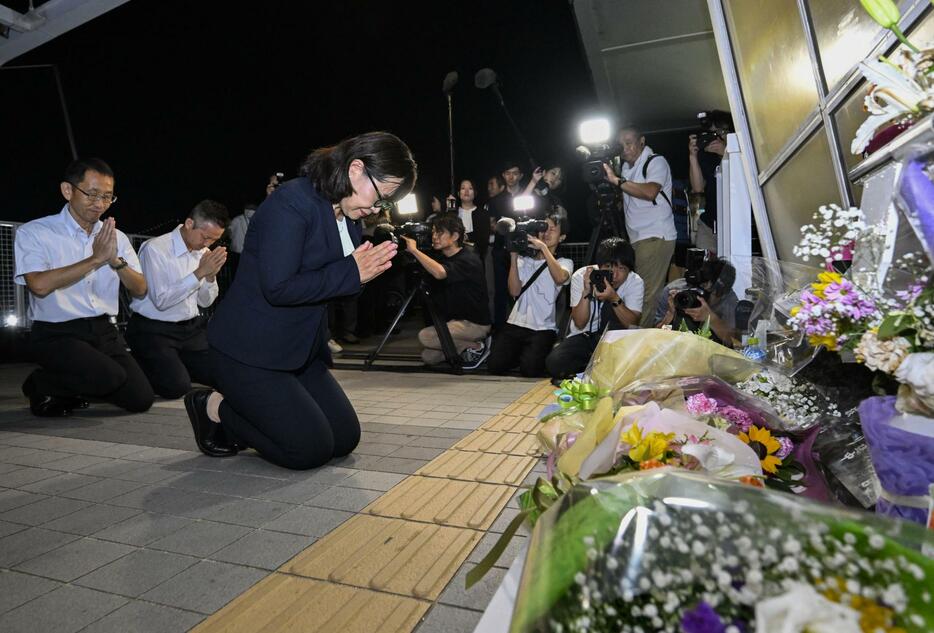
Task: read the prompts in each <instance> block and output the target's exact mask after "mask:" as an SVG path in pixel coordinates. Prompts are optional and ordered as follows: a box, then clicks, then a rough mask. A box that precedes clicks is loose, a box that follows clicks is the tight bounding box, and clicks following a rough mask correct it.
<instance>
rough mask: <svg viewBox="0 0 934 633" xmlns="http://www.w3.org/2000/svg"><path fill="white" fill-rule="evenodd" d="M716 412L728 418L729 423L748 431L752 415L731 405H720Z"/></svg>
mask: <svg viewBox="0 0 934 633" xmlns="http://www.w3.org/2000/svg"><path fill="white" fill-rule="evenodd" d="M717 413H719V414H720V415H722V416H723V417H724V418H726V419H727V420H729V421H730V423H731V424H732V425H733V426H735V427H736V428H738V429H739V430H740V431H744V432H745V431H748V430H749V427H750V426H752V417H750V415H749V414H748V413H746V412H745V411H743V410H742V409H739V408H737V407H734V406H732V405H727V406H725V407H720V409H718V410H717Z"/></svg>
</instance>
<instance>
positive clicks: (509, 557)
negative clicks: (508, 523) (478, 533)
mask: <svg viewBox="0 0 934 633" xmlns="http://www.w3.org/2000/svg"><path fill="white" fill-rule="evenodd" d="M499 537H500V535H499V534H495V533H491V534H486V535H484V537H483V538H482V539H480V542H479V543H477V546H476V547H475V548H474V550H473V551H472V552H471V553H470V556H468V557H467V562H468V563H472V564H476V563H479V562H480V561H481V560H483V557H484V556H486V555H487V554H488V553H489V551H490V550H491V549H492V548H493V546H494V545H495V544H496V542H497V541H498V540H499ZM526 543H528V537H527V536H526V535H525V534H515V535H514V536H513V537H512V539H511V540H510V541H509V544H508V545H507V546H506V549H505V550H503V553H502V554H500V557H499V558H498V559H497V561H496V563H494V565H496V567H502V568H504V569H508V568H509V566H510V565H512V562H513V561H514V560H516V557H517V556H518V555H519V554H520V553H521V551H522V547H523V546H524V545H525V544H526ZM472 566H473V565H467V567H468V568H471V567H472Z"/></svg>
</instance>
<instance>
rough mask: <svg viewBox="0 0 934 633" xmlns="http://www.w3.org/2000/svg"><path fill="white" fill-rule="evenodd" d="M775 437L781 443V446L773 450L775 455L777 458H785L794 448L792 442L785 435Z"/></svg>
mask: <svg viewBox="0 0 934 633" xmlns="http://www.w3.org/2000/svg"><path fill="white" fill-rule="evenodd" d="M775 439H777V440H778V443H779V444H781V448H779V449H778V450H777V451H776V452H775V457H777V458H779V459H785V458H786V457H788V456H789V455H791V451H793V450H795V444H794V442H792V441H791V440H790V439H788V438H787V437H776V438H775Z"/></svg>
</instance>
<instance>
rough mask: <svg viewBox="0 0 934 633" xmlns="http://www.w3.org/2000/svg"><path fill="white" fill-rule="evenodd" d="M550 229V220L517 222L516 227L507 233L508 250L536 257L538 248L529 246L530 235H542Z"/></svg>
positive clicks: (539, 236)
mask: <svg viewBox="0 0 934 633" xmlns="http://www.w3.org/2000/svg"><path fill="white" fill-rule="evenodd" d="M547 230H548V222H546V221H544V220H523V221H522V222H516V228H515V229H514V230H512V231H511V232H509V233H507V234H506V250H508V251H509V252H510V253H519V254H520V255H524V256H525V257H534V256H535V253H536V249H534V248H532V247H531V246H529V236H530V235H534V236H535V237H537V238H539V239H541V236H542V234H543V233H545V231H547Z"/></svg>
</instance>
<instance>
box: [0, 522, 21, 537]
mask: <svg viewBox="0 0 934 633" xmlns="http://www.w3.org/2000/svg"><path fill="white" fill-rule="evenodd" d="M25 529H27V528H26V526H25V525H23V524H21V523H9V522H7V521H0V538H3V537H4V536H9V535H10V534H13V533H15V532H20V531H22V530H25Z"/></svg>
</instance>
